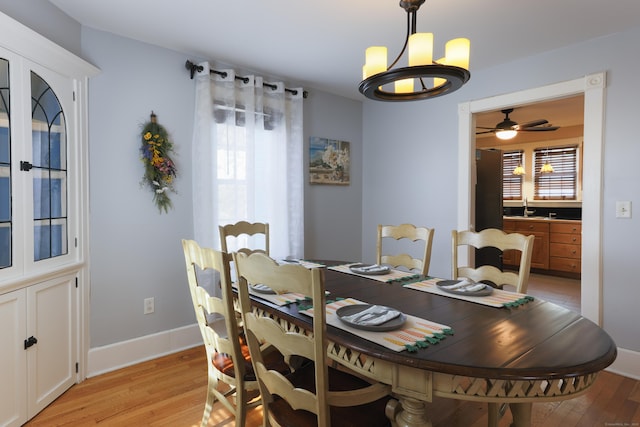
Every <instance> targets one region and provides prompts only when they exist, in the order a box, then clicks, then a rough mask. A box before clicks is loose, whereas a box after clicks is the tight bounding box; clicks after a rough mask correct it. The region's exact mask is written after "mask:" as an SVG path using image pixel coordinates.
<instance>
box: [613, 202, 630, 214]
mask: <svg viewBox="0 0 640 427" xmlns="http://www.w3.org/2000/svg"><path fill="white" fill-rule="evenodd" d="M616 218H631V202H630V201H622V202H616Z"/></svg>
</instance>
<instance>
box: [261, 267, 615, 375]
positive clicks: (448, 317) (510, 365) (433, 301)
mask: <svg viewBox="0 0 640 427" xmlns="http://www.w3.org/2000/svg"><path fill="white" fill-rule="evenodd" d="M324 263H326V264H328V265H331V264H332V262H327V261H324ZM333 264H336V263H335V262H333ZM324 271H325V273H324V274H325V286H326V289H327V290H328V291H329V292H330V294H329V296H328V299H335V298H337V297H343V298H348V297H351V298H356V299H358V300H361V301H364V302H366V303H369V304H380V305H386V306H390V307H393V308H396V309H399V310H401V311H402V312H404V313H406V314H411V315H414V316H418V317H421V318H423V319H426V320H431V321H434V322H437V323H441V324H445V325H447V326H450V327H451V328H452V329H453V331H454V334H453V335H452V336H447V338H446V339H444V340H442V341H441V342H439V343H438V344H435V345H430V346H429V347H428V348H422V349H419V350H418V351H417V352H409V351H402V352H395V351H392V350H389V349H387V348H385V347H383V346H380V345H378V344H375V343H372V342H370V341H367V340H365V339H362V338H359V337H357V336H355V335H353V334H351V333H349V332H347V331H343V330H341V329H338V328H335V327H333V326H330V325H329V326H328V327H327V334H328V338H329V339H330V340H331V341H333V342H335V343H337V344H340V345H343V346H345V347H348V348H351V349H353V350H356V351H358V352H360V353H363V354H365V355H369V356H372V357H375V358H379V359H382V360H387V361H390V362H392V363H397V364H402V365H407V366H411V367H415V368H419V369H424V370H428V371H432V372H441V373H445V374H452V375H463V376H470V377H480V378H497V379H512V380H532V379H557V378H567V377H576V376H581V375H586V374H590V373H595V372H599V371H601V370H603V369H604V368H606V367H607V366H609V365H610V364H611V363H613V361H614V360H615V358H616V345H615V343H614V341H613V340H612V339H611V337H610V336H609V335H608V334H607V333H606V332H605V331H604V330H603V329H602V328H600V327H599V326H598V325H596V324H595V323H593V322H591V321H590V320H588V319H586V318H584V317H582V316H581V315H580V314H578V313H576V312H573V311H571V310H568V309H565V308H563V307H560V306H558V305H555V304H553V303H550V302H546V301H543V300H540V299H538V298H535V300H534V301H532V302H529V303H527V304H524V305H522V306H519V307H516V308H495V307H489V306H485V305H481V304H476V303H471V302H466V301H462V300H458V299H454V298H449V297H444V296H439V295H434V294H430V293H427V292H421V291H417V290H413V289H408V288H404V287H403V286H402V284H401V283H391V284H388V283H382V282H378V281H375V280H372V279H368V278H365V277H359V276H355V275H351V274H346V273H341V272H337V271H333V270H329V269H324ZM254 303H256V304H257V305H259V306H261V307H262V308H263V309H265V310H267V311H269V312H272V313H274V314H276V315H277V316H279V317H283V318H285V319H286V320H288V321H289V322H291V323H294V324H296V325H299V326H301V327H303V328H309V325H310V318H309V317H308V316H305V315H301V314H299V313H298V307H297V304H290V305H288V306H282V307H280V306H277V305H274V304H271V303H269V302H268V301H265V300H263V299H260V298H255V299H254Z"/></svg>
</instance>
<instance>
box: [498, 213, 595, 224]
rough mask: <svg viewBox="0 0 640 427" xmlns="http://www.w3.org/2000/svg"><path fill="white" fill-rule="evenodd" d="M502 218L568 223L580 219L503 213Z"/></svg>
mask: <svg viewBox="0 0 640 427" xmlns="http://www.w3.org/2000/svg"><path fill="white" fill-rule="evenodd" d="M502 218H503V219H515V220H518V221H553V222H570V223H580V222H582V220H581V219H558V218H549V217H548V216H508V215H505V216H503V217H502Z"/></svg>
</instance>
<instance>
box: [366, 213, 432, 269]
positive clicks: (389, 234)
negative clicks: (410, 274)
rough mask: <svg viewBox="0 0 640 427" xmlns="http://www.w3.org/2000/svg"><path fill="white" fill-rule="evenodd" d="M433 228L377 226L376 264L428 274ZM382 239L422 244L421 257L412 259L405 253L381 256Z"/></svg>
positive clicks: (404, 225) (407, 225) (402, 225)
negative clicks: (405, 240) (420, 242)
mask: <svg viewBox="0 0 640 427" xmlns="http://www.w3.org/2000/svg"><path fill="white" fill-rule="evenodd" d="M433 232H434V230H433V228H426V227H416V226H415V225H412V224H400V225H378V240H377V255H376V262H377V263H378V264H388V265H391V266H392V267H400V266H402V267H406V268H408V269H409V270H417V271H418V272H420V274H422V275H425V276H426V275H427V274H428V273H429V264H430V262H431V245H432V242H433ZM383 239H395V240H401V239H408V240H411V241H413V242H418V241H422V242H424V249H423V251H422V253H421V257H420V258H418V257H414V256H411V255H409V254H407V253H402V254H399V255H391V254H383Z"/></svg>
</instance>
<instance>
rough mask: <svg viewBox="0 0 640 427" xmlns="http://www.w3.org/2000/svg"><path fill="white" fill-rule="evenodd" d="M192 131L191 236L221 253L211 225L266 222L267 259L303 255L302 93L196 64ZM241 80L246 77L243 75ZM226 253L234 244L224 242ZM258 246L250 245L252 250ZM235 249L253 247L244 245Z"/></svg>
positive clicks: (277, 84) (245, 243)
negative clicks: (268, 253)
mask: <svg viewBox="0 0 640 427" xmlns="http://www.w3.org/2000/svg"><path fill="white" fill-rule="evenodd" d="M199 65H201V66H202V67H203V69H202V71H200V72H198V73H197V74H196V76H195V79H196V111H195V121H194V131H193V151H192V154H193V200H194V210H193V211H194V218H193V220H194V221H193V224H194V238H195V240H196V241H198V242H199V243H200V244H201V245H203V246H207V247H213V248H220V237H219V233H218V225H224V224H230V223H235V222H238V221H241V220H245V221H249V222H256V221H258V222H268V223H269V231H270V252H271V256H272V257H274V258H280V257H286V256H293V257H296V258H301V257H303V248H304V212H303V169H304V168H303V152H302V150H303V131H302V121H303V116H302V105H303V96H302V94H303V91H302V89H301V88H298V89H296V92H297V93H296V94H292V93H290V92H288V91H285V87H284V84H283V83H282V82H269V83H268V84H269V85H275V89H272V88H271V87H269V86H266V85H264V84H263V79H262V78H261V77H256V76H242V77H243V78H244V79H243V80H241V79H236V76H235V72H234V70H219V71H224V72H225V73H226V76H220V75H218V74H215V73H210V68H209V64H208V63H206V62H205V63H201V64H199ZM245 77H246V78H245ZM229 243H230V246H229V250H230V251H233V250H234V246H233V242H232V241H231V239H230V241H229ZM261 244H262V243H255V245H256V246H258V245H261ZM239 245H240V246H242V245H247V246H249V247H251V246H253V242H251V241H250V240H248V241H244V242H239Z"/></svg>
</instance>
